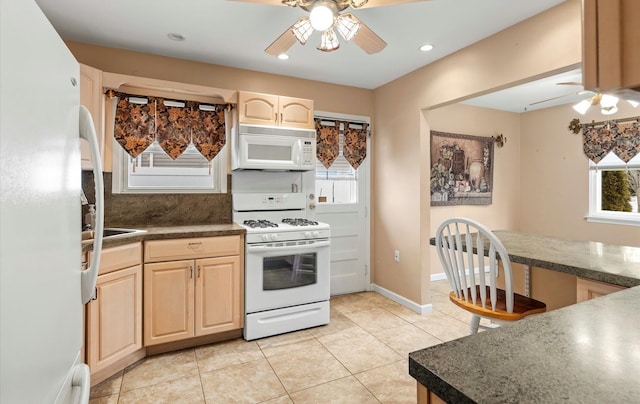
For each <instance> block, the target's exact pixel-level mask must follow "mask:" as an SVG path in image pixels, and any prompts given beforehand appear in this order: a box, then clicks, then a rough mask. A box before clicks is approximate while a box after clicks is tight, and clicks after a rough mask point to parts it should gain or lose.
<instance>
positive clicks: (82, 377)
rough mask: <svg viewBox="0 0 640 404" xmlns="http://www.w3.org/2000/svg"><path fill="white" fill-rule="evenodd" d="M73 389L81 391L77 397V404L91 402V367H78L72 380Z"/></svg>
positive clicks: (80, 365)
mask: <svg viewBox="0 0 640 404" xmlns="http://www.w3.org/2000/svg"><path fill="white" fill-rule="evenodd" d="M71 387H72V388H79V389H80V394H79V395H78V396H77V397H78V401H76V402H77V403H79V404H86V403H88V402H89V393H91V372H90V371H89V366H87V365H86V364H84V363H81V364H79V365H77V366H76V369H75V370H74V372H73V377H72V379H71Z"/></svg>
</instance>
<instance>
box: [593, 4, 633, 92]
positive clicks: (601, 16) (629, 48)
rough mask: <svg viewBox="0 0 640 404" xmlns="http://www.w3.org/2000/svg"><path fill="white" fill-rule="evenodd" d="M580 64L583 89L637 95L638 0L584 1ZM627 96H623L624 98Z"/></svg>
mask: <svg viewBox="0 0 640 404" xmlns="http://www.w3.org/2000/svg"><path fill="white" fill-rule="evenodd" d="M582 14H583V19H582V22H583V27H582V31H583V66H582V70H583V72H582V77H583V83H584V88H585V90H595V91H600V92H613V93H614V94H615V93H617V91H615V90H618V89H625V88H633V89H634V90H635V92H633V93H626V92H620V93H619V95H621V96H623V98H631V97H633V98H636V97H638V94H637V91H640V53H639V52H638V51H637V43H638V39H637V38H639V37H640V25H639V24H638V23H637V16H638V15H639V14H640V2H639V1H638V0H583V11H582ZM625 96H626V97H625Z"/></svg>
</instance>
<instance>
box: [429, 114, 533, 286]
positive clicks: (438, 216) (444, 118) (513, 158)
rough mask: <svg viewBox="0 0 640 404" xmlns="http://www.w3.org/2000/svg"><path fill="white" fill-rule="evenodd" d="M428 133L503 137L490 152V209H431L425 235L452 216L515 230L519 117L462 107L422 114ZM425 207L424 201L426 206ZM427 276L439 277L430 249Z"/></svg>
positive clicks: (493, 227) (448, 207) (516, 221)
mask: <svg viewBox="0 0 640 404" xmlns="http://www.w3.org/2000/svg"><path fill="white" fill-rule="evenodd" d="M425 116H426V119H427V121H428V122H429V125H430V127H431V129H432V130H437V131H441V132H450V133H462V134H466V135H473V136H487V137H491V136H495V135H498V134H500V133H502V134H503V135H504V136H506V137H507V142H506V143H505V145H504V146H503V147H500V148H498V147H495V148H494V156H495V157H494V170H493V183H494V187H493V199H492V203H491V205H481V206H474V205H459V206H432V207H431V209H430V211H431V212H430V213H431V214H430V225H429V234H430V235H431V237H433V236H435V234H436V230H437V228H438V226H439V225H440V223H442V222H443V221H444V220H445V219H448V218H450V217H453V216H462V217H468V218H470V219H474V220H478V221H479V222H481V223H483V224H484V225H486V226H488V227H489V228H490V229H508V230H516V229H517V228H518V219H519V217H520V209H519V207H520V192H521V185H520V183H521V181H520V143H521V142H520V114H517V113H513V112H504V111H498V110H494V109H487V108H478V107H472V106H469V105H463V104H454V105H451V106H447V107H443V108H438V109H435V110H433V111H428V112H425ZM425 203H428V200H427V202H425ZM429 263H430V264H429V267H430V270H431V272H430V274H431V275H433V274H437V273H442V272H443V271H442V267H441V265H440V262H439V261H438V257H437V255H436V254H435V250H433V247H432V248H431V256H430V261H429Z"/></svg>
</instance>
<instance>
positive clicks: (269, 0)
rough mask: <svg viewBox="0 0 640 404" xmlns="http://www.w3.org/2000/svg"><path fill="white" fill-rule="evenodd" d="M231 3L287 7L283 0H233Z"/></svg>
mask: <svg viewBox="0 0 640 404" xmlns="http://www.w3.org/2000/svg"><path fill="white" fill-rule="evenodd" d="M231 1H237V2H240V3H257V4H267V5H271V6H286V4H283V3H282V1H281V0H231Z"/></svg>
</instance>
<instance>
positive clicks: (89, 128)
mask: <svg viewBox="0 0 640 404" xmlns="http://www.w3.org/2000/svg"><path fill="white" fill-rule="evenodd" d="M79 121H80V137H81V138H82V139H85V140H87V141H88V142H89V147H90V148H91V158H92V160H93V180H94V183H95V187H96V201H95V202H96V203H95V205H96V227H95V229H94V231H95V236H94V238H93V253H92V257H91V266H90V267H89V269H87V270H86V271H82V273H81V282H82V303H83V304H87V303H88V302H89V301H90V300H91V299H92V298H93V297H94V295H95V289H96V280H97V279H98V268H99V267H100V255H101V253H102V236H103V234H102V233H103V229H104V184H103V179H102V160H101V158H100V148H99V146H98V137H97V136H96V129H95V127H94V126H93V119H92V118H91V112H89V110H88V109H87V108H86V107H84V106H83V105H80V119H79Z"/></svg>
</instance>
